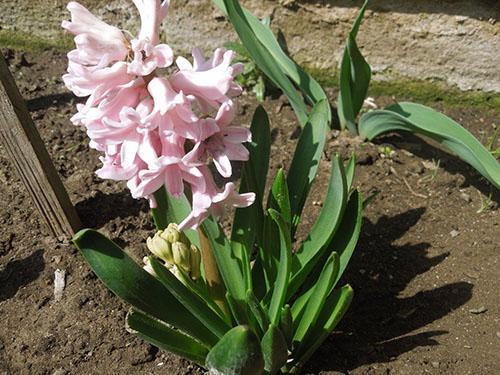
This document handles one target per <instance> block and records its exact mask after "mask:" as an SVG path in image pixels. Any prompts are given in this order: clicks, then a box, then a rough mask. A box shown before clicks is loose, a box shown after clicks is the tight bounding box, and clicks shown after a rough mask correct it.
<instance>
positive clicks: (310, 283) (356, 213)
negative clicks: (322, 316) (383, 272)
mask: <svg viewBox="0 0 500 375" xmlns="http://www.w3.org/2000/svg"><path fill="white" fill-rule="evenodd" d="M362 222H363V198H362V196H361V193H360V192H359V191H357V190H355V191H354V192H353V193H352V194H351V196H350V198H349V201H348V202H347V206H346V209H345V213H344V216H343V217H342V223H341V224H340V226H339V228H338V229H337V231H336V233H335V235H334V236H333V238H332V240H331V241H330V243H329V244H328V247H327V251H326V254H325V255H323V256H322V258H321V260H320V261H319V263H318V265H316V267H315V269H314V270H313V271H312V272H311V273H310V274H309V277H308V278H307V280H306V282H305V286H304V288H305V292H304V293H302V294H301V295H300V296H299V297H298V298H297V299H296V300H295V302H294V304H293V306H292V316H293V319H294V320H296V319H297V317H299V316H300V315H301V314H302V313H303V311H304V309H305V307H306V304H307V302H308V301H309V298H310V296H311V294H312V291H313V288H314V284H315V282H316V280H317V277H316V276H315V275H317V274H318V273H319V271H320V270H321V268H320V266H321V265H322V264H323V262H324V261H325V260H326V257H327V255H328V254H329V253H330V252H332V251H336V252H337V253H338V254H339V272H338V275H337V277H336V279H335V281H334V283H333V286H332V289H333V288H334V287H335V285H337V283H338V281H339V280H340V277H341V276H342V274H343V273H344V271H345V269H346V268H347V265H348V263H349V261H350V260H351V257H352V254H353V252H354V250H355V248H356V245H357V243H358V240H359V235H360V233H361V225H362Z"/></svg>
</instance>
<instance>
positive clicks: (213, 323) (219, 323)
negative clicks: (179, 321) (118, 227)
mask: <svg viewBox="0 0 500 375" xmlns="http://www.w3.org/2000/svg"><path fill="white" fill-rule="evenodd" d="M149 261H150V263H151V266H152V267H153V270H154V271H155V274H156V275H157V276H158V279H159V280H160V282H161V283H162V284H163V285H165V287H166V288H167V289H168V290H169V291H170V293H172V295H174V296H175V298H176V299H177V300H178V301H179V302H180V303H182V304H183V305H184V307H185V308H186V309H188V310H189V311H191V313H192V314H193V315H194V316H195V317H196V318H198V320H200V322H202V323H203V324H204V325H205V326H206V327H207V328H208V329H209V330H210V331H212V333H213V334H214V335H217V336H218V337H219V338H221V337H222V336H224V334H225V333H226V332H227V331H229V329H230V328H231V327H230V326H229V325H228V324H226V322H225V321H224V320H222V319H221V317H220V316H219V315H217V313H216V312H215V311H214V310H212V309H211V308H210V307H209V304H208V303H207V302H206V301H205V300H203V298H201V297H200V296H199V295H198V294H196V293H194V292H192V291H191V290H189V289H188V288H187V287H186V286H185V285H184V284H183V283H181V282H180V281H179V280H178V279H177V277H175V276H174V275H173V274H172V273H171V272H170V271H169V270H167V269H166V268H165V266H163V265H162V264H160V262H158V261H157V260H156V259H155V258H154V257H150V258H149Z"/></svg>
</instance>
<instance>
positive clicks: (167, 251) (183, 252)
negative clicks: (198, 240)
mask: <svg viewBox="0 0 500 375" xmlns="http://www.w3.org/2000/svg"><path fill="white" fill-rule="evenodd" d="M146 244H147V246H148V249H149V251H151V252H152V253H153V254H154V255H155V256H156V257H158V258H160V259H161V260H162V261H164V262H165V266H166V267H167V268H168V269H169V270H170V271H171V272H172V273H173V274H174V275H176V276H177V278H179V279H181V280H182V277H180V275H179V270H180V271H182V272H184V273H185V274H187V275H189V276H190V277H191V279H193V280H197V279H198V278H199V277H200V263H201V253H200V250H198V248H197V247H196V246H194V245H193V244H191V242H190V241H189V239H188V238H187V237H186V235H185V234H184V233H183V232H181V231H179V228H178V227H177V225H176V224H169V226H168V227H167V228H166V229H165V230H160V231H158V232H156V233H155V235H154V236H153V237H149V238H148V239H147V241H146ZM147 265H148V264H147V263H146V266H147Z"/></svg>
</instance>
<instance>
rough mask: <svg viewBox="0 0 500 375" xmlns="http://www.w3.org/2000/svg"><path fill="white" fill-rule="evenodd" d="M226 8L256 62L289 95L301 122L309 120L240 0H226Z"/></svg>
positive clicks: (290, 84) (288, 80) (302, 105)
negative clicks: (255, 30)
mask: <svg viewBox="0 0 500 375" xmlns="http://www.w3.org/2000/svg"><path fill="white" fill-rule="evenodd" d="M224 5H225V9H226V12H227V15H228V18H229V20H230V21H231V23H232V25H233V27H234V29H235V30H236V33H237V34H238V36H239V37H240V39H241V42H242V43H243V45H244V46H245V48H246V49H247V50H248V52H249V53H250V54H251V55H252V57H253V59H254V60H255V62H256V64H257V65H258V66H259V68H260V69H261V70H262V71H263V72H264V74H265V75H266V76H267V77H268V78H269V79H270V80H271V81H272V82H273V83H274V84H275V85H276V86H278V87H279V88H281V89H282V90H283V93H285V95H286V96H287V97H288V100H289V101H290V104H291V106H292V107H293V109H294V111H295V113H296V115H297V118H298V119H299V122H300V123H301V124H305V123H306V121H307V107H306V105H305V103H304V101H303V100H302V98H301V97H300V95H299V93H298V92H297V90H296V89H295V87H294V86H293V84H292V82H290V79H289V78H288V77H287V76H286V75H285V73H283V71H282V69H281V67H280V66H279V65H277V64H276V62H275V59H274V58H273V56H272V55H271V54H270V52H269V50H268V49H267V48H266V47H265V46H264V45H263V44H262V42H261V41H259V39H258V38H257V36H256V35H255V33H254V31H253V29H252V26H251V21H250V20H249V19H248V15H247V14H246V13H245V12H244V10H243V9H242V7H241V5H240V3H239V1H238V0H224Z"/></svg>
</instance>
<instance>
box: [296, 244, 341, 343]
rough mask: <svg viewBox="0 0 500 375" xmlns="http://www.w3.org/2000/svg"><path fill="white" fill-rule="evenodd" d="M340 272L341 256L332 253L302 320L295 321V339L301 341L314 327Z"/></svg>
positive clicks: (315, 286)
mask: <svg viewBox="0 0 500 375" xmlns="http://www.w3.org/2000/svg"><path fill="white" fill-rule="evenodd" d="M338 273H339V256H338V255H337V253H332V254H331V255H330V256H329V257H328V259H327V261H326V263H325V265H324V267H323V270H322V271H321V274H320V275H319V278H318V281H317V282H316V284H315V285H314V290H313V291H312V294H311V296H310V298H309V300H308V301H307V305H306V308H305V311H304V313H303V314H302V315H301V317H300V320H299V321H298V322H296V323H295V326H296V327H297V329H296V330H295V333H294V336H293V341H294V342H297V343H300V342H302V340H303V339H304V338H305V337H306V335H307V334H308V332H309V331H310V330H311V329H312V328H313V327H314V325H315V324H316V321H317V319H318V317H319V315H320V313H321V311H322V309H323V305H324V304H325V301H326V299H327V297H328V295H329V294H330V292H331V288H332V286H333V283H334V281H335V279H336V278H337V275H338Z"/></svg>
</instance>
